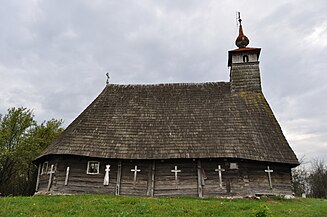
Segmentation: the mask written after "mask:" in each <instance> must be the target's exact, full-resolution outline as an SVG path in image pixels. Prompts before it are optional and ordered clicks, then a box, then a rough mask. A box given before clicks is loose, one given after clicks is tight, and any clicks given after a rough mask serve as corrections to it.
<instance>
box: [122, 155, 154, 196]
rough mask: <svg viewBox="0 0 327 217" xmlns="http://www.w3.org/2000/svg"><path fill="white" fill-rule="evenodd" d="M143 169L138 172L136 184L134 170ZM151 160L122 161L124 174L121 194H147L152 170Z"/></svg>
mask: <svg viewBox="0 0 327 217" xmlns="http://www.w3.org/2000/svg"><path fill="white" fill-rule="evenodd" d="M135 165H136V166H137V169H139V170H141V171H140V172H137V174H136V182H135V186H134V172H133V171H131V170H132V169H133V170H134V168H135ZM149 166H150V162H149V161H122V176H121V184H120V195H138V196H146V195H147V188H148V176H149V172H150V168H149Z"/></svg>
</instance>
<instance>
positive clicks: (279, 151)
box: [39, 82, 298, 165]
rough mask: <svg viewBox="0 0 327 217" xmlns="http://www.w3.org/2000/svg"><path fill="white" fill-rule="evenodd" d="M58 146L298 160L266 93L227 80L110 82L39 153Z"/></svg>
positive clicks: (96, 153)
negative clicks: (237, 87) (234, 87)
mask: <svg viewBox="0 0 327 217" xmlns="http://www.w3.org/2000/svg"><path fill="white" fill-rule="evenodd" d="M53 154H63V155H66V154H69V155H81V156H90V157H103V158H120V159H172V158H239V159H249V160H257V161H268V162H278V163H286V164H291V165H297V164H298V160H297V158H296V156H295V154H294V152H293V151H292V149H291V148H290V146H289V144H288V142H287V141H286V139H285V137H284V135H283V133H282V131H281V128H280V126H279V124H278V122H277V121H276V119H275V117H274V115H273V113H272V111H271V109H270V107H269V105H268V103H267V101H266V100H265V97H264V95H263V94H262V93H261V92H239V93H231V90H230V83H229V82H214V83H200V84H177V83H176V84H156V85H117V84H110V85H108V86H106V88H105V89H104V90H103V91H102V92H101V94H100V95H99V96H98V97H97V98H96V99H95V100H94V101H93V102H92V103H91V104H90V105H89V106H88V107H87V108H86V109H85V110H84V111H83V112H82V113H81V114H80V115H79V116H78V117H77V118H76V119H75V120H74V121H73V122H72V123H71V124H70V125H69V126H68V128H67V129H66V130H65V131H64V133H63V134H62V135H61V137H60V138H59V139H58V140H57V141H56V142H55V143H53V144H51V145H50V146H49V147H48V148H47V149H46V150H45V151H44V153H43V154H42V155H41V156H40V157H39V158H41V157H42V156H45V155H53Z"/></svg>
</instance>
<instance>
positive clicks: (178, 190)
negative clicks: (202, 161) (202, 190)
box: [154, 159, 197, 196]
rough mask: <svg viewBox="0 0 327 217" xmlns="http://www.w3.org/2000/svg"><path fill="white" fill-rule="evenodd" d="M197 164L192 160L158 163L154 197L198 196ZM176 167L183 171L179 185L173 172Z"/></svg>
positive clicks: (180, 174) (178, 175)
mask: <svg viewBox="0 0 327 217" xmlns="http://www.w3.org/2000/svg"><path fill="white" fill-rule="evenodd" d="M196 163H197V162H196V161H193V160H192V159H188V160H177V161H176V160H164V161H156V171H155V181H154V196H197V169H196ZM175 166H177V168H178V170H181V172H179V173H178V174H177V178H178V179H177V183H176V181H175V173H173V172H171V170H174V169H175Z"/></svg>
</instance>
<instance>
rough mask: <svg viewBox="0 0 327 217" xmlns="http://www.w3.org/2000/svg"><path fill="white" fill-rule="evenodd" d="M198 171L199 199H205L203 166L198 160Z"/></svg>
mask: <svg viewBox="0 0 327 217" xmlns="http://www.w3.org/2000/svg"><path fill="white" fill-rule="evenodd" d="M197 168H198V169H197V170H198V196H199V197H203V188H202V179H203V177H202V172H201V170H202V164H201V160H200V159H198V160H197Z"/></svg>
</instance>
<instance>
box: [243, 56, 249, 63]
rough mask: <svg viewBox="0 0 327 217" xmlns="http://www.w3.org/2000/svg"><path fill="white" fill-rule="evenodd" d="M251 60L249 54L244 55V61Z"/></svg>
mask: <svg viewBox="0 0 327 217" xmlns="http://www.w3.org/2000/svg"><path fill="white" fill-rule="evenodd" d="M247 62H249V56H248V55H244V56H243V63H247Z"/></svg>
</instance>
